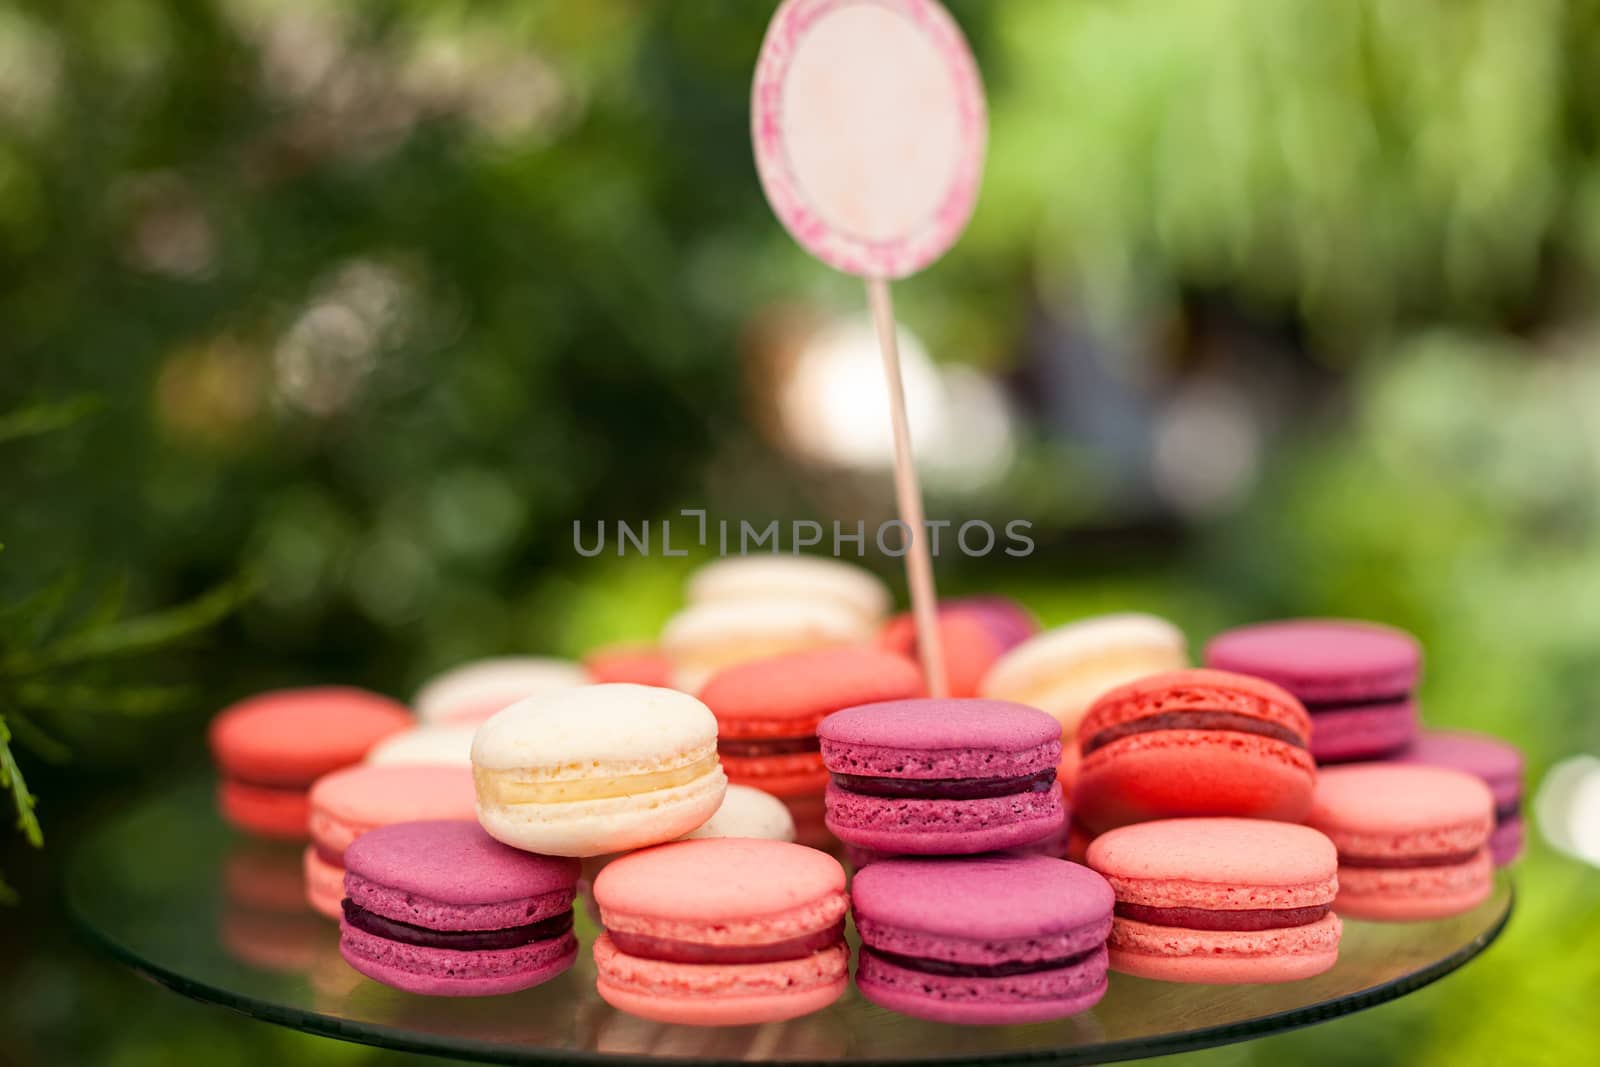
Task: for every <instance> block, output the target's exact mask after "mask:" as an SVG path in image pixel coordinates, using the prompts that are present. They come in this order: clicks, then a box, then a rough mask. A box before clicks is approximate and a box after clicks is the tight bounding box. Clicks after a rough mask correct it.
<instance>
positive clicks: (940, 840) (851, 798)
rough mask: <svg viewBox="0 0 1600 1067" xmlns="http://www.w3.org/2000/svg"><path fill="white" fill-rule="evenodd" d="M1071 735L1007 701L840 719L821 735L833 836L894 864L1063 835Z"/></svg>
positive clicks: (882, 710)
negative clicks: (894, 858) (1063, 778)
mask: <svg viewBox="0 0 1600 1067" xmlns="http://www.w3.org/2000/svg"><path fill="white" fill-rule="evenodd" d="M1060 733H1061V727H1060V726H1059V725H1058V724H1057V723H1056V721H1055V720H1054V719H1052V718H1051V717H1050V716H1048V715H1046V714H1045V713H1044V712H1042V711H1039V710H1038V709H1037V708H1029V707H1024V706H1022V705H1021V704H1011V703H1007V702H1006V701H1003V700H978V699H976V698H972V699H966V700H957V699H947V700H938V699H926V700H897V701H890V702H887V703H882V704H864V705H861V706H859V707H854V708H846V709H845V710H843V711H840V712H836V713H835V714H833V715H830V716H828V718H826V719H824V720H823V722H822V725H821V727H819V728H818V735H819V736H820V737H821V739H822V759H823V762H824V764H826V766H827V768H828V771H829V773H830V774H831V775H832V776H833V781H832V782H831V783H830V784H829V786H828V791H827V794H826V798H825V799H826V803H827V824H828V829H829V830H832V831H833V833H834V835H835V836H837V837H838V838H839V840H841V841H843V842H845V843H846V844H848V845H854V846H856V847H857V848H864V849H872V850H875V851H877V852H880V853H886V854H891V855H893V854H910V855H954V854H970V853H974V852H988V851H991V850H995V849H1007V848H1016V847H1018V846H1022V845H1031V844H1034V843H1036V842H1039V841H1042V840H1044V839H1046V838H1049V837H1052V836H1054V835H1057V834H1060V833H1061V829H1062V825H1063V823H1064V821H1065V818H1066V809H1065V805H1064V804H1063V802H1062V797H1061V785H1060V783H1058V782H1057V781H1056V764H1057V762H1058V761H1059V760H1060V758H1061V741H1060Z"/></svg>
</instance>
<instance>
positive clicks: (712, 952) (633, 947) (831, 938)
mask: <svg viewBox="0 0 1600 1067" xmlns="http://www.w3.org/2000/svg"><path fill="white" fill-rule="evenodd" d="M607 933H608V934H609V935H610V937H611V943H612V944H613V945H616V946H617V949H618V950H619V951H621V952H625V953H627V954H628V955H630V956H638V957H640V958H641V959H647V960H661V961H662V962H664V963H777V962H779V961H780V960H803V959H805V958H806V957H807V956H810V955H812V954H813V953H817V952H821V951H822V950H823V949H825V948H831V947H832V946H834V945H837V944H840V943H841V942H843V941H844V920H843V919H840V920H839V921H838V922H836V923H834V924H833V925H832V926H830V927H828V928H827V929H826V930H818V931H816V932H815V933H810V934H805V935H804V936H802V937H791V938H790V939H789V940H787V941H777V942H774V943H772V944H770V945H702V944H697V943H695V942H693V941H677V940H674V939H673V938H669V937H653V936H651V935H650V934H630V933H624V932H622V931H620V930H608V931H607Z"/></svg>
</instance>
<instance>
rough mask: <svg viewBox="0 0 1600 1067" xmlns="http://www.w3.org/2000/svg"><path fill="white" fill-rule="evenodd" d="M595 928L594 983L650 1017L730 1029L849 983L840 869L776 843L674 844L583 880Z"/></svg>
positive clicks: (832, 995)
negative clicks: (595, 911) (596, 915)
mask: <svg viewBox="0 0 1600 1067" xmlns="http://www.w3.org/2000/svg"><path fill="white" fill-rule="evenodd" d="M594 897H595V901H596V903H597V904H598V905H599V908H600V918H601V921H602V922H603V923H604V924H605V927H606V932H605V933H604V934H602V935H601V936H600V938H599V940H597V941H596V942H595V945H594V962H595V968H596V970H597V971H598V972H599V975H598V980H597V982H596V987H597V989H598V990H599V993H600V996H601V997H602V998H603V999H604V1000H605V1001H606V1002H607V1003H608V1004H610V1005H611V1006H612V1007H615V1008H618V1009H620V1010H622V1011H625V1012H628V1013H629V1014H632V1015H638V1016H641V1017H643V1018H646V1019H653V1020H656V1021H657V1022H667V1023H682V1024H686V1025H689V1026H742V1025H746V1024H751V1023H766V1022H780V1021H782V1020H784V1019H793V1018H796V1017H798V1016H801V1015H807V1014H809V1013H811V1012H814V1011H818V1010H820V1009H822V1008H825V1007H827V1006H828V1005H829V1004H832V1003H833V1002H834V1001H835V1000H837V999H838V998H839V996H840V994H842V993H843V992H844V990H845V987H846V985H848V983H849V969H850V950H849V948H848V947H847V946H846V945H845V941H844V920H845V913H846V911H847V910H848V907H849V898H848V897H847V896H846V895H845V876H844V868H843V867H841V866H839V862H838V861H837V860H835V859H834V858H833V857H832V856H829V855H828V854H827V853H824V852H818V851H817V850H816V849H811V848H806V847H805V846H804V845H796V844H791V843H789V842H786V841H764V840H757V839H753V838H711V839H702V840H695V841H679V842H675V843H673V844H669V845H658V846H656V847H655V848H649V849H645V850H644V851H642V852H634V853H630V854H629V855H626V856H623V857H621V858H620V859H617V860H614V861H613V862H612V863H610V864H609V865H607V866H606V868H605V869H604V870H602V871H601V872H600V873H599V875H598V876H596V878H595V880H594Z"/></svg>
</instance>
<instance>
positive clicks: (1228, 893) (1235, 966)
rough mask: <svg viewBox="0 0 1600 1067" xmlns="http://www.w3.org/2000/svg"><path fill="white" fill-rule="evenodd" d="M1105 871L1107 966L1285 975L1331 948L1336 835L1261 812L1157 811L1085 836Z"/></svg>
mask: <svg viewBox="0 0 1600 1067" xmlns="http://www.w3.org/2000/svg"><path fill="white" fill-rule="evenodd" d="M1088 860H1089V866H1090V867H1092V868H1094V869H1095V870H1096V871H1098V872H1100V874H1102V875H1104V876H1105V878H1106V880H1107V881H1108V882H1110V883H1111V888H1112V890H1113V891H1114V892H1115V894H1116V898H1117V904H1116V921H1115V922H1114V923H1113V924H1112V927H1111V938H1110V951H1111V969H1112V970H1114V971H1121V972H1122V973H1124V974H1132V975H1137V976H1139V977H1141V978H1155V979H1159V980H1161V981H1166V982H1202V983H1235V982H1287V981H1292V980H1296V979H1300V978H1309V977H1311V976H1312V975H1316V974H1321V973H1322V972H1324V971H1326V970H1328V969H1329V968H1330V967H1332V966H1333V965H1334V963H1335V962H1336V961H1337V960H1338V956H1339V937H1340V934H1341V932H1342V929H1343V928H1342V925H1341V924H1340V921H1339V917H1338V916H1337V915H1335V914H1334V912H1333V910H1332V906H1333V902H1334V894H1335V892H1336V891H1337V886H1338V881H1339V878H1340V877H1341V876H1340V874H1339V871H1338V856H1337V854H1336V853H1335V851H1334V847H1333V842H1331V841H1329V840H1328V839H1327V838H1326V837H1324V836H1323V835H1322V834H1320V833H1318V832H1317V831H1316V830H1313V829H1311V828H1309V827H1305V826H1295V825H1291V824H1289V823H1281V822H1269V821H1267V820H1264V819H1162V820H1159V821H1156V822H1147V823H1140V824H1138V825H1136V826H1124V827H1122V828H1120V829H1117V830H1112V831H1111V832H1110V833H1107V834H1102V835H1101V836H1100V837H1097V838H1095V839H1094V842H1093V843H1092V844H1090V845H1089V856H1088Z"/></svg>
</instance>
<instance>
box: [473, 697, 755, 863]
mask: <svg viewBox="0 0 1600 1067" xmlns="http://www.w3.org/2000/svg"><path fill="white" fill-rule="evenodd" d="M472 775H473V778H474V780H475V782H476V785H477V793H478V820H479V821H480V822H481V823H482V824H483V828H484V829H485V830H487V831H489V833H490V835H491V836H493V837H495V838H496V839H498V840H500V841H504V842H505V843H506V844H508V845H512V846H514V847H516V848H521V849H526V850H527V851H529V852H538V853H542V854H545V855H550V856H601V855H605V854H606V853H608V852H624V851H626V850H628V849H634V848H643V847H644V846H646V845H654V844H659V843H661V842H663V841H671V840H673V839H674V838H677V837H681V836H682V835H684V834H686V833H688V832H689V831H690V830H693V829H694V828H695V827H697V826H699V825H700V824H701V823H703V822H705V821H706V820H707V819H709V818H710V817H711V816H712V815H713V814H714V813H715V812H716V810H717V808H718V806H720V805H721V803H722V795H723V792H724V790H725V789H726V788H727V784H728V779H727V776H726V775H724V774H723V772H722V767H721V765H720V764H719V763H718V761H717V720H716V719H715V718H714V717H713V716H712V714H711V712H710V711H709V710H708V709H707V708H706V706H705V705H704V704H702V703H700V701H698V700H696V699H695V698H694V697H692V696H689V695H688V694H687V693H680V692H677V691H676V690H672V689H661V688H658V687H655V686H648V685H627V684H620V683H619V684H613V685H590V686H583V687H580V688H577V689H569V690H565V691H562V692H558V693H549V694H545V695H541V696H536V697H530V698H529V699H527V700H524V701H522V702H521V703H518V704H513V705H512V706H511V707H509V708H507V709H505V710H504V711H502V712H500V713H499V714H497V715H495V716H494V717H493V718H491V719H490V720H489V721H488V722H486V723H484V724H483V725H482V726H480V727H479V728H478V733H477V736H476V737H475V738H474V739H473V742H472Z"/></svg>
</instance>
